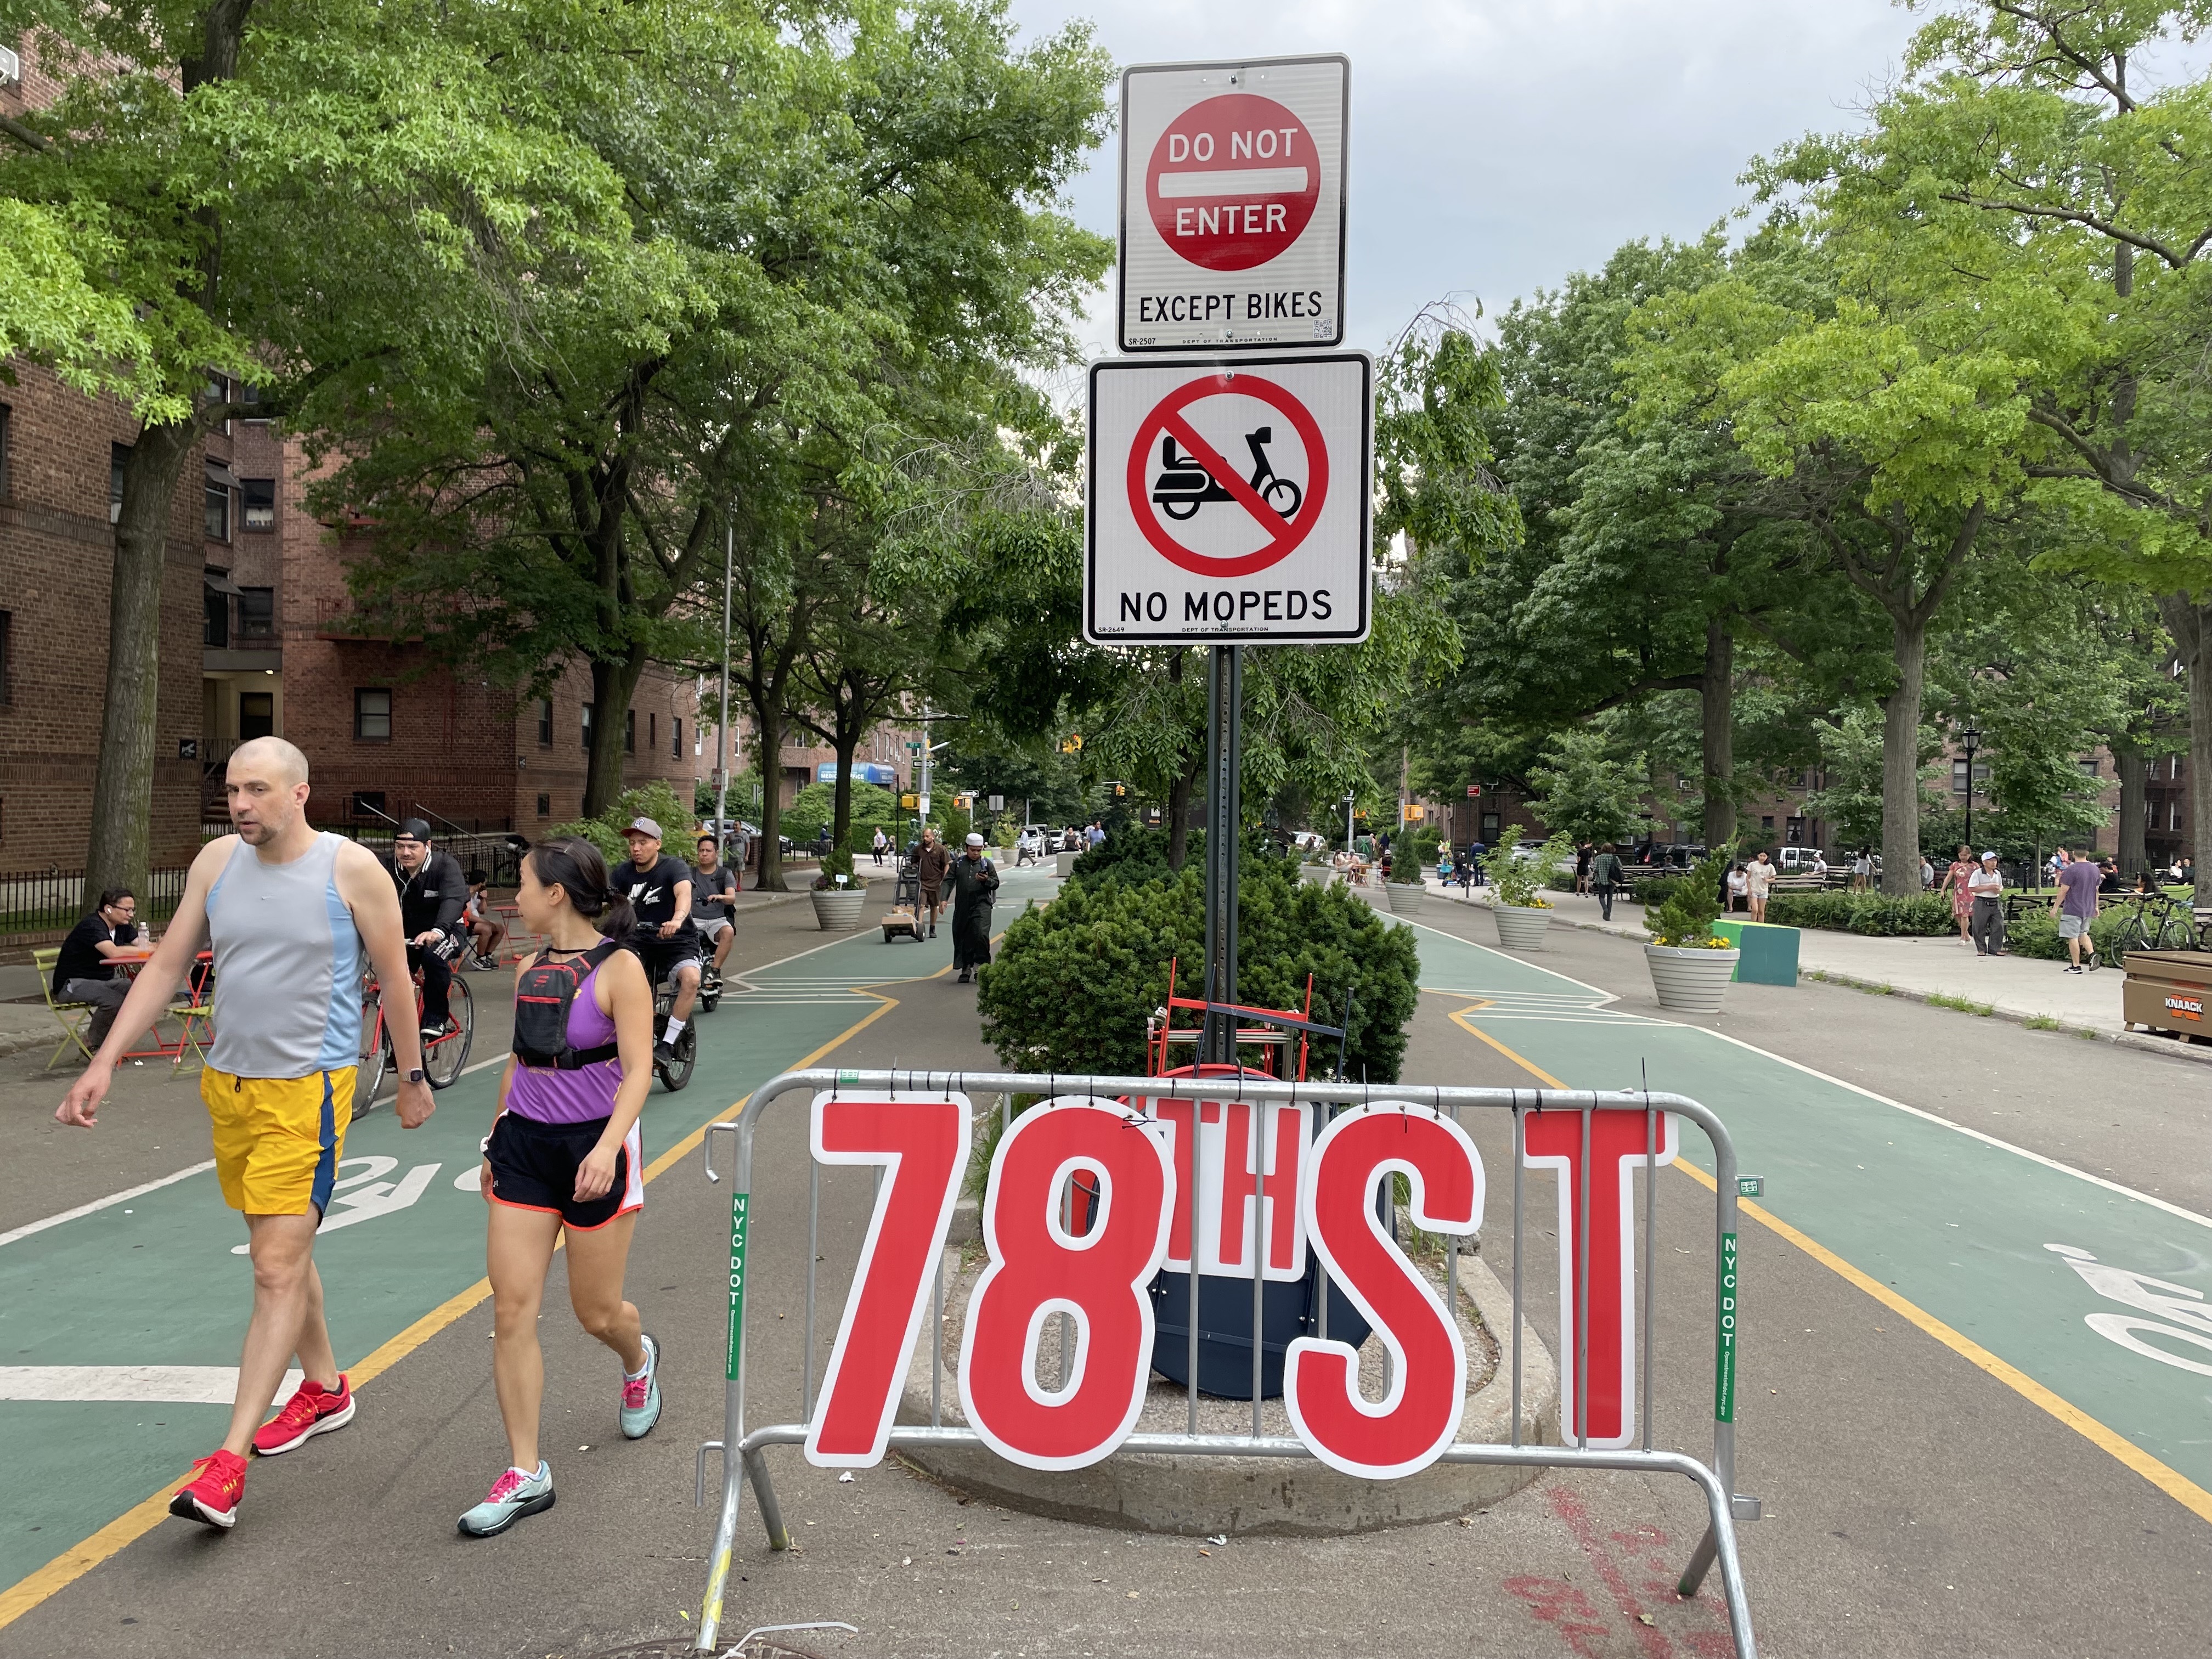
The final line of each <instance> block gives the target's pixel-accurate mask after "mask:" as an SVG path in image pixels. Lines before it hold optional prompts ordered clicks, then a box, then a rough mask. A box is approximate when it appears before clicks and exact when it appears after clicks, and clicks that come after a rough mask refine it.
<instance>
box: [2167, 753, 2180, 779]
mask: <svg viewBox="0 0 2212 1659" xmlns="http://www.w3.org/2000/svg"><path fill="white" fill-rule="evenodd" d="M2166 776H2167V777H2169V778H2171V779H2172V780H2173V781H2175V782H2176V783H2179V782H2180V781H2181V757H2180V756H2179V755H2169V756H2167V757H2166Z"/></svg>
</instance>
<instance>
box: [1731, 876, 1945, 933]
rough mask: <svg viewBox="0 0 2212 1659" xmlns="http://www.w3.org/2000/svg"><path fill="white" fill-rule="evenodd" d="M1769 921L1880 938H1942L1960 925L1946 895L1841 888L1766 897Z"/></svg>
mask: <svg viewBox="0 0 2212 1659" xmlns="http://www.w3.org/2000/svg"><path fill="white" fill-rule="evenodd" d="M1766 919H1767V920H1768V921H1771V922H1772V923H1773V924H1774V925H1775V926H1776V927H1809V928H1818V929H1822V930H1825V931H1826V932H1828V933H1864V934H1868V935H1870V936H1872V937H1874V938H1877V939H1905V938H1913V939H1940V938H1941V937H1942V935H1944V934H1945V933H1951V932H1953V931H1954V929H1955V928H1956V927H1957V926H1958V924H1957V922H1955V921H1953V919H1952V916H1951V901H1950V899H1949V898H1948V896H1943V895H1940V894H1936V893H1915V894H1912V895H1911V896H1907V897H1904V898H1897V897H1893V896H1888V895H1887V894H1882V893H1853V892H1849V891H1846V890H1844V889H1842V888H1832V889H1830V890H1826V891H1824V892H1818V893H1777V894H1775V895H1774V896H1772V897H1771V898H1770V899H1768V900H1767V901H1766Z"/></svg>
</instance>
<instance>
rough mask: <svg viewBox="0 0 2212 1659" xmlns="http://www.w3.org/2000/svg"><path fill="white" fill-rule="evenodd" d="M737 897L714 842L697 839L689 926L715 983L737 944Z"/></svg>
mask: <svg viewBox="0 0 2212 1659" xmlns="http://www.w3.org/2000/svg"><path fill="white" fill-rule="evenodd" d="M876 833H877V834H878V835H881V834H882V833H883V832H882V831H881V830H878V831H877V832H876ZM737 895H738V878H737V876H736V875H735V874H734V873H733V872H732V871H731V869H730V867H729V866H727V865H726V864H724V863H723V862H722V860H721V853H720V849H719V848H717V847H716V846H715V845H714V837H713V836H700V837H699V857H698V860H697V861H696V862H695V863H694V864H693V865H692V866H691V925H692V926H693V927H696V928H697V929H698V930H699V939H700V948H701V949H702V950H704V949H705V948H706V947H707V946H708V945H713V946H714V958H713V960H712V961H711V962H710V963H708V967H707V969H706V974H705V977H710V978H712V979H713V980H714V981H715V982H717V983H719V982H720V980H721V977H722V964H723V963H725V962H727V961H728V960H729V959H730V947H731V946H732V945H735V944H736V943H737V942H738V930H737V928H736V927H735V926H734V925H733V924H732V920H731V918H732V915H733V911H732V904H733V902H735V900H736V898H737Z"/></svg>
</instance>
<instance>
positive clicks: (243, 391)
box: [230, 382, 270, 529]
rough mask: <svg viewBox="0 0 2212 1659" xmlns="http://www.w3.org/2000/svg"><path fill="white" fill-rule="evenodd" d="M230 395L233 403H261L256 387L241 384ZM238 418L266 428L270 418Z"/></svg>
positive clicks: (233, 387)
mask: <svg viewBox="0 0 2212 1659" xmlns="http://www.w3.org/2000/svg"><path fill="white" fill-rule="evenodd" d="M230 395H231V400H232V401H233V402H234V403H241V404H258V403H259V402H260V401H261V388H260V387H259V386H246V385H245V384H244V383H242V382H241V383H239V384H237V385H234V386H232V387H231V392H230ZM240 418H242V419H243V420H244V421H245V422H246V425H248V426H267V425H268V424H269V418H270V417H269V416H266V415H247V416H241V417H240ZM247 528H249V529H251V528H252V526H250V525H249V526H247Z"/></svg>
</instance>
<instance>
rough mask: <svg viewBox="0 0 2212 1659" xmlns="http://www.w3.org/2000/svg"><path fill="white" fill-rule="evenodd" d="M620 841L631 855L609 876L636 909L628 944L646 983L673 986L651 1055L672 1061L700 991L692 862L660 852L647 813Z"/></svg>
mask: <svg viewBox="0 0 2212 1659" xmlns="http://www.w3.org/2000/svg"><path fill="white" fill-rule="evenodd" d="M623 843H624V844H625V845H626V846H628V847H629V859H628V860H626V861H624V862H623V863H621V864H617V866H615V867H614V870H613V872H611V875H610V877H609V879H610V880H611V882H612V884H613V885H614V889H615V890H616V891H617V892H618V893H621V894H623V896H626V897H627V898H628V899H629V903H630V908H631V909H632V910H634V911H635V912H636V913H637V925H636V926H635V927H633V928H632V929H631V930H630V935H629V940H628V944H629V948H630V949H631V950H633V951H636V952H637V956H638V959H639V960H640V961H641V962H642V963H644V964H645V977H646V981H647V983H648V984H650V985H653V986H655V987H658V986H659V984H660V982H661V981H663V980H668V981H671V982H672V983H673V984H674V986H675V987H676V994H675V1000H673V1001H672V1002H671V1004H670V1006H669V1010H668V1024H666V1025H665V1026H664V1027H663V1028H662V1029H661V1033H660V1038H659V1042H655V1043H654V1044H653V1058H654V1059H656V1060H674V1059H675V1058H676V1039H677V1038H678V1037H679V1036H682V1035H683V1034H684V1022H685V1021H686V1020H688V1019H689V1018H690V1017H691V1003H692V1000H693V999H694V998H696V996H697V995H698V994H699V930H698V929H697V928H696V927H693V926H692V925H691V866H690V865H688V864H686V863H684V860H682V859H671V858H668V857H665V856H664V855H663V854H662V853H661V850H660V825H659V823H656V822H654V821H653V819H651V818H648V817H635V818H632V819H631V820H630V824H629V829H625V830H623Z"/></svg>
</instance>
